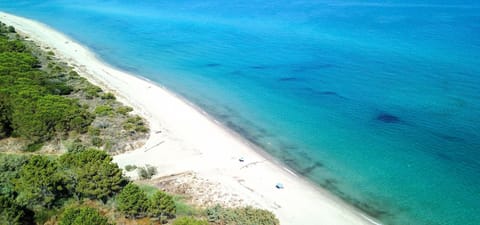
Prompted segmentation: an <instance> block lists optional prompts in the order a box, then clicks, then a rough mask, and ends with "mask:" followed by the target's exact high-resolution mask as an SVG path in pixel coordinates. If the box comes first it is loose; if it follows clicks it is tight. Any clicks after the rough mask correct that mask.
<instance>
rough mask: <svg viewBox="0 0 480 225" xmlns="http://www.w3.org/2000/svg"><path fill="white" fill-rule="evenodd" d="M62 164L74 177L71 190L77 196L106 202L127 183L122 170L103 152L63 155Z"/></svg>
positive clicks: (87, 151) (91, 151)
mask: <svg viewBox="0 0 480 225" xmlns="http://www.w3.org/2000/svg"><path fill="white" fill-rule="evenodd" d="M60 162H61V164H62V165H63V166H64V167H65V169H66V174H68V175H70V176H71V177H72V182H71V184H70V189H71V190H72V192H74V193H75V194H76V195H77V196H81V197H86V198H90V199H99V200H102V201H104V202H105V201H106V200H107V198H108V197H111V196H113V195H114V194H115V193H117V192H118V191H120V190H121V188H122V184H123V183H124V182H125V180H124V179H123V177H122V170H121V169H120V168H119V167H118V165H117V164H115V163H112V157H111V156H109V155H108V154H107V153H106V152H104V151H101V150H96V149H88V150H85V151H80V152H70V153H67V154H65V155H63V156H62V157H61V158H60Z"/></svg>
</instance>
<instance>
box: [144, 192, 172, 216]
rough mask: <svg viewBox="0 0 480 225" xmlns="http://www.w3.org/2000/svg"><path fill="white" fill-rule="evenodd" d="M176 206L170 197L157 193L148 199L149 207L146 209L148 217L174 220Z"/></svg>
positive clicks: (163, 193)
mask: <svg viewBox="0 0 480 225" xmlns="http://www.w3.org/2000/svg"><path fill="white" fill-rule="evenodd" d="M176 212H177V210H176V206H175V202H174V201H173V198H172V196H170V195H168V194H167V193H165V192H163V191H157V192H156V193H155V194H154V195H153V196H152V197H151V198H150V206H149V208H148V214H149V215H150V217H154V218H158V219H161V218H163V217H165V218H174V217H175V214H176Z"/></svg>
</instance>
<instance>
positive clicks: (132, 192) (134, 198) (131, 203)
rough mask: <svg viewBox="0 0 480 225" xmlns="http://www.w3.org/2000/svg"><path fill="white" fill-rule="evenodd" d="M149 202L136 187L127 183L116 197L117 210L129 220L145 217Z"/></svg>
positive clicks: (143, 193)
mask: <svg viewBox="0 0 480 225" xmlns="http://www.w3.org/2000/svg"><path fill="white" fill-rule="evenodd" d="M148 206H149V202H148V199H147V195H146V194H145V192H144V191H143V190H141V189H140V187H138V186H137V185H135V184H133V183H129V184H128V185H127V186H125V188H123V190H122V191H121V192H120V193H119V194H118V195H117V208H118V210H120V211H121V212H123V213H125V215H126V216H127V217H129V218H136V217H142V216H145V213H146V212H147V210H148Z"/></svg>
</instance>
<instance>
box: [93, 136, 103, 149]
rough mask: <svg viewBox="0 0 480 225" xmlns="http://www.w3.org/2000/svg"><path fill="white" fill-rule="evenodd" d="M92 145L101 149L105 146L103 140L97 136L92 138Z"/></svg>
mask: <svg viewBox="0 0 480 225" xmlns="http://www.w3.org/2000/svg"><path fill="white" fill-rule="evenodd" d="M92 145H93V146H95V147H101V146H102V145H103V139H101V138H99V137H97V136H94V137H92Z"/></svg>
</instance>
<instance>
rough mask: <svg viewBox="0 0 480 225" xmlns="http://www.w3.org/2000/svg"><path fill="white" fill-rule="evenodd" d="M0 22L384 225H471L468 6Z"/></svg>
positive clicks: (0, 2) (478, 164)
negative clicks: (200, 122)
mask: <svg viewBox="0 0 480 225" xmlns="http://www.w3.org/2000/svg"><path fill="white" fill-rule="evenodd" d="M0 10H3V11H6V12H10V13H14V14H17V15H20V16H25V17H28V18H31V19H35V20H38V21H41V22H43V23H46V24H48V25H50V26H52V27H54V28H56V29H58V30H60V31H62V32H64V33H66V34H68V35H69V36H71V37H73V38H75V39H76V40H78V41H80V42H81V43H84V44H86V45H87V46H88V47H90V48H91V49H92V50H93V51H94V52H95V53H97V54H98V55H99V56H100V57H101V58H102V59H103V60H105V61H107V62H108V63H110V64H112V65H114V66H117V67H119V68H122V69H124V70H127V71H130V72H134V73H136V74H139V75H142V76H144V77H147V78H149V79H151V80H154V81H156V82H158V83H160V84H162V85H165V86H166V87H168V88H169V89H171V90H173V91H174V92H177V93H179V94H181V95H183V96H185V97H186V98H187V99H189V100H190V101H192V102H194V103H195V104H197V105H198V106H200V107H202V108H203V109H205V110H206V111H208V112H209V113H211V114H212V115H213V116H215V117H216V118H218V119H219V120H221V121H222V122H223V123H225V124H226V125H228V126H229V127H231V128H232V129H234V130H235V131H237V132H239V133H240V134H242V135H243V136H245V137H246V138H248V139H249V140H250V141H252V142H253V143H255V144H257V145H259V146H261V147H263V148H264V149H266V151H268V152H269V153H270V154H272V155H273V156H275V157H276V158H278V159H279V160H281V161H282V162H284V163H285V164H287V165H288V166H290V167H292V168H293V169H295V170H296V171H297V172H298V173H300V174H302V175H304V176H306V177H308V178H309V179H311V180H312V181H314V182H316V183H317V184H319V185H321V186H323V187H325V188H327V189H329V190H330V191H331V192H332V193H334V194H336V195H337V196H339V197H341V198H343V199H344V200H346V201H348V202H350V203H351V204H353V205H355V206H356V207H358V208H360V209H362V210H364V211H365V212H367V213H368V214H370V215H372V216H374V217H376V218H378V219H380V220H381V221H383V222H384V223H385V224H399V225H404V224H425V225H427V224H428V225H435V224H448V225H450V224H462V225H476V224H480V2H477V1H474V0H464V1H458V0H454V1H440V0H439V1H413V0H409V1H400V0H390V1H379V0H376V1H344V0H338V1H322V0H320V1H299V0H290V1H286V0H275V1H274V0H254V1H238V0H229V1H227V0H217V1H215V0H208V1H207V0H206V1H193V0H180V1H178V0H177V1H154V0H144V1H136V2H132V1H127V0H124V1H120V0H110V1H101V0H82V1H79V0H72V1H53V0H36V1H21V0H17V1H12V0H0ZM166 107H168V106H166ZM212 141H214V140H212ZM287 185H288V184H287Z"/></svg>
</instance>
